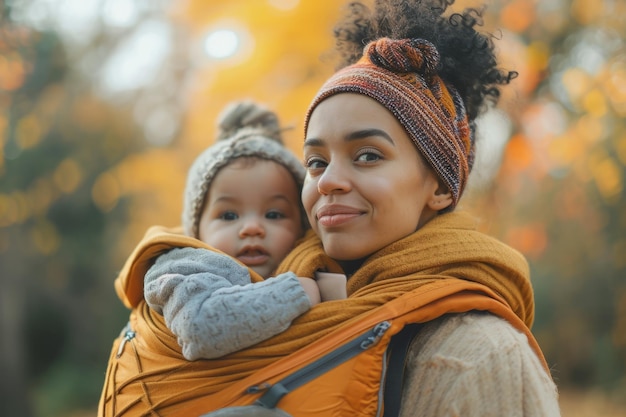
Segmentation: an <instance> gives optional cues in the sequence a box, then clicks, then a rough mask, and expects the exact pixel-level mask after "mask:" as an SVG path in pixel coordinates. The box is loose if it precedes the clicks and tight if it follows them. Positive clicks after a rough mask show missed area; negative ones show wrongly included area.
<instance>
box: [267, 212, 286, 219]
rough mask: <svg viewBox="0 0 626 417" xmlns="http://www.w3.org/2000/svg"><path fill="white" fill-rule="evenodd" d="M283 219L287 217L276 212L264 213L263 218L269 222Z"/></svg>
mask: <svg viewBox="0 0 626 417" xmlns="http://www.w3.org/2000/svg"><path fill="white" fill-rule="evenodd" d="M285 217H287V216H285V214H284V213H283V212H281V211H278V210H272V211H268V212H267V213H265V218H266V219H270V220H278V219H284V218H285Z"/></svg>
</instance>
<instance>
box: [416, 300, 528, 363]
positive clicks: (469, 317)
mask: <svg viewBox="0 0 626 417" xmlns="http://www.w3.org/2000/svg"><path fill="white" fill-rule="evenodd" d="M518 348H524V349H526V348H527V349H528V350H529V351H530V352H531V351H532V350H531V348H530V345H529V344H528V338H527V337H526V335H525V334H523V333H522V332H520V331H519V330H517V329H515V328H514V327H513V326H512V325H511V324H509V322H507V321H506V320H504V319H502V318H500V317H497V316H495V315H493V314H490V313H484V312H469V313H462V314H448V315H445V316H443V317H440V318H438V319H436V320H432V321H430V322H428V323H426V324H425V325H424V327H423V328H422V329H421V330H420V332H419V334H418V336H417V337H416V339H415V341H414V344H413V348H412V350H413V351H415V353H418V354H420V356H422V357H424V358H425V357H430V356H433V355H437V356H439V357H441V356H442V355H445V356H450V357H458V358H459V359H461V358H463V359H465V360H478V361H479V360H484V359H487V358H488V357H489V356H490V355H491V354H501V353H502V352H504V351H508V350H515V349H518Z"/></svg>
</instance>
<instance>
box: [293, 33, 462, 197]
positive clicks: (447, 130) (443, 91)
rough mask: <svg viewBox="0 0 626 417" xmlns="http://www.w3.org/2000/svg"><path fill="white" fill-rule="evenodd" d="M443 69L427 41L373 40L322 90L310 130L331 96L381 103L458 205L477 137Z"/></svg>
mask: <svg viewBox="0 0 626 417" xmlns="http://www.w3.org/2000/svg"><path fill="white" fill-rule="evenodd" d="M438 66H439V52H438V51H437V49H436V48H435V46H434V45H433V44H432V43H430V42H428V41H426V40H423V39H401V40H394V39H389V38H381V39H378V40H376V41H374V42H370V43H369V44H368V45H367V46H366V47H365V50H364V53H363V57H362V58H361V59H360V60H359V61H358V62H357V63H356V64H353V65H350V66H348V67H345V68H343V69H341V70H339V71H338V72H336V73H335V74H334V75H333V76H332V77H331V78H330V79H328V80H327V81H326V83H325V84H324V85H323V86H322V88H321V89H320V90H319V92H318V94H317V96H316V97H315V98H314V99H313V102H312V104H311V105H310V107H309V110H308V111H307V114H306V119H305V132H306V130H307V127H308V123H309V118H310V117H311V114H312V112H313V110H314V109H315V107H316V106H317V105H318V104H319V103H320V102H322V101H323V100H325V99H326V98H328V97H330V96H333V95H335V94H339V93H357V94H363V95H365V96H368V97H370V98H372V99H374V100H376V101H377V102H379V103H380V104H381V105H382V106H384V107H385V108H387V109H388V110H389V111H390V112H391V113H392V114H393V115H394V116H395V117H396V119H398V121H399V122H400V124H401V125H402V126H403V127H404V129H405V130H406V131H407V133H408V135H409V137H410V138H411V140H412V141H413V143H414V144H415V146H416V147H417V149H418V150H419V152H420V153H421V154H422V155H423V156H424V158H425V159H426V160H427V161H428V163H429V164H430V166H431V167H432V168H433V169H434V170H435V172H436V174H437V176H438V177H439V178H440V179H441V180H442V181H443V182H444V184H446V185H447V187H448V189H449V190H450V192H451V194H452V199H453V204H452V207H454V206H456V204H457V203H458V201H459V198H460V197H461V194H462V193H463V189H464V188H465V185H466V183H467V178H468V176H469V173H470V170H471V168H472V165H473V162H474V137H473V133H472V130H471V129H470V125H469V121H468V118H467V114H466V112H465V106H464V104H463V100H462V99H461V96H460V95H459V94H458V92H457V90H456V89H455V88H454V87H453V86H452V85H450V84H446V83H445V82H444V81H443V80H442V79H441V77H439V75H438V74H437V69H438Z"/></svg>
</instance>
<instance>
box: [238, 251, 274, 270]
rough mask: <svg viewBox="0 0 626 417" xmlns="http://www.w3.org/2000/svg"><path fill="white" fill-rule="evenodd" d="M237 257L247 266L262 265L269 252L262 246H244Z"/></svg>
mask: <svg viewBox="0 0 626 417" xmlns="http://www.w3.org/2000/svg"><path fill="white" fill-rule="evenodd" d="M237 259H239V261H241V262H243V263H244V264H245V265H248V266H256V265H263V264H264V263H265V262H267V260H268V259H269V254H268V253H267V251H266V250H264V249H263V248H244V249H243V250H242V251H241V252H239V254H237Z"/></svg>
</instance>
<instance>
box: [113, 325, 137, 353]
mask: <svg viewBox="0 0 626 417" xmlns="http://www.w3.org/2000/svg"><path fill="white" fill-rule="evenodd" d="M134 338H135V332H133V331H132V330H130V329H129V330H127V331H126V333H125V334H124V338H123V339H122V341H121V342H120V347H119V348H118V349H117V355H115V357H116V358H118V359H119V357H120V356H122V353H123V352H124V346H126V342H130V341H131V340H132V339H134Z"/></svg>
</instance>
